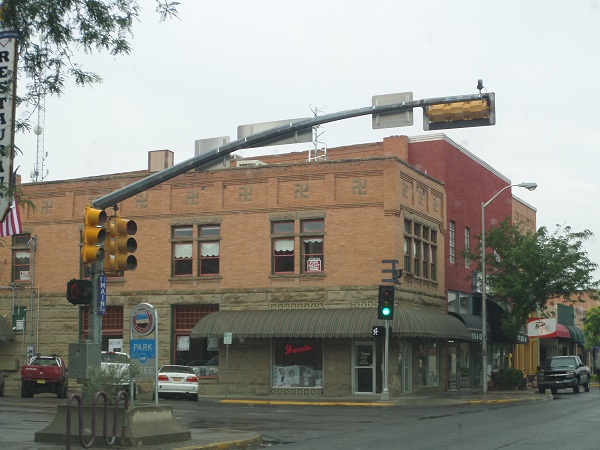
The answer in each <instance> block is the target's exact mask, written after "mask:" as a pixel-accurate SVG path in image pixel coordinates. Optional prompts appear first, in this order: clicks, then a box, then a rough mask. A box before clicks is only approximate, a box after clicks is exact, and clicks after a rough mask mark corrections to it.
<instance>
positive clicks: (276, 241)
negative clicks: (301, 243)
mask: <svg viewBox="0 0 600 450" xmlns="http://www.w3.org/2000/svg"><path fill="white" fill-rule="evenodd" d="M271 234H272V236H273V238H272V239H273V273H294V272H295V267H294V260H295V245H294V244H295V236H294V221H293V220H292V221H285V222H272V224H271Z"/></svg>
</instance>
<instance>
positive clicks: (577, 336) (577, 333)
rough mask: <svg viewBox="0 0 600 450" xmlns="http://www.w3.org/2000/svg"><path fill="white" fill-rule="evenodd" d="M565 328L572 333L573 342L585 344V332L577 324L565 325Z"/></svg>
mask: <svg viewBox="0 0 600 450" xmlns="http://www.w3.org/2000/svg"><path fill="white" fill-rule="evenodd" d="M565 328H566V329H567V330H569V334H570V335H571V340H572V341H573V342H576V343H577V344H580V345H583V342H584V341H585V336H584V334H583V331H581V330H580V329H579V328H577V327H576V326H575V325H565Z"/></svg>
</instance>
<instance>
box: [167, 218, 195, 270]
mask: <svg viewBox="0 0 600 450" xmlns="http://www.w3.org/2000/svg"><path fill="white" fill-rule="evenodd" d="M171 233H172V234H171V239H172V246H173V247H172V248H173V250H172V251H173V259H172V264H171V267H172V269H171V270H172V272H173V276H174V277H180V276H191V275H192V273H193V272H192V270H193V265H194V264H193V246H194V244H193V237H194V229H193V227H192V226H180V227H173V228H172V229H171Z"/></svg>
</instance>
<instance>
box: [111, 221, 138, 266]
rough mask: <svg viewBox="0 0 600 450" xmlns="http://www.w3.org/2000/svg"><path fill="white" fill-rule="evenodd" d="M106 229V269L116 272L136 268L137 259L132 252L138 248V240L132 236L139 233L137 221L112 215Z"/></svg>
mask: <svg viewBox="0 0 600 450" xmlns="http://www.w3.org/2000/svg"><path fill="white" fill-rule="evenodd" d="M106 230H107V239H106V241H105V242H104V250H105V256H104V271H105V272H106V273H116V272H118V271H123V270H135V269H136V268H137V259H136V257H135V256H133V255H132V254H131V253H133V252H135V251H136V250H137V241H136V240H135V239H134V238H133V237H132V236H133V235H134V234H136V233H137V224H136V223H135V221H133V220H130V219H125V218H123V217H119V216H115V217H111V218H110V219H109V221H108V223H107V226H106Z"/></svg>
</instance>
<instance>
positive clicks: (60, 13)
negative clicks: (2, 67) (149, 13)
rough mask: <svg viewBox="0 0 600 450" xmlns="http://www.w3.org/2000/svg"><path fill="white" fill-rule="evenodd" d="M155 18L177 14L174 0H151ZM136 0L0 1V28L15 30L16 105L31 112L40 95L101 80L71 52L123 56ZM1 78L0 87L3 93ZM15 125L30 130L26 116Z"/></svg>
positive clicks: (128, 47) (135, 14) (136, 12)
mask: <svg viewBox="0 0 600 450" xmlns="http://www.w3.org/2000/svg"><path fill="white" fill-rule="evenodd" d="M155 1H156V11H157V12H158V13H159V15H160V19H161V20H165V19H166V18H168V17H178V16H177V9H176V8H177V6H178V5H179V3H178V2H175V1H168V0H155ZM139 3H140V2H139V1H137V0H3V1H2V5H1V6H0V19H1V20H2V22H3V23H4V28H5V29H10V30H15V31H17V32H18V33H19V39H18V52H19V66H18V72H19V73H18V74H17V79H18V87H17V90H18V91H19V94H20V95H18V96H17V105H20V104H25V105H27V107H28V109H30V110H31V111H32V112H31V114H33V111H35V108H36V107H38V105H39V100H40V98H42V97H44V96H45V95H61V94H63V93H64V90H65V83H66V82H67V80H69V79H73V80H74V81H75V83H76V84H77V85H79V86H88V85H92V84H95V83H100V82H102V78H101V77H100V76H99V75H98V74H96V73H93V72H89V71H86V70H84V68H83V66H82V65H81V64H79V63H78V62H77V53H76V51H79V50H83V51H84V52H85V53H91V52H93V51H94V50H96V51H98V52H109V53H110V54H111V55H114V56H117V55H127V54H129V53H130V52H131V44H130V43H129V41H128V38H131V37H132V36H133V34H132V28H133V23H134V21H135V20H136V19H138V17H139V13H140V5H139ZM6 87H7V82H4V83H3V84H2V85H0V89H3V90H4V92H6V91H5V90H6ZM32 107H33V108H32ZM16 125H17V129H18V130H23V129H27V130H28V129H30V127H31V122H30V120H29V118H25V119H21V120H19V121H18V122H17V124H16Z"/></svg>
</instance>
